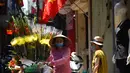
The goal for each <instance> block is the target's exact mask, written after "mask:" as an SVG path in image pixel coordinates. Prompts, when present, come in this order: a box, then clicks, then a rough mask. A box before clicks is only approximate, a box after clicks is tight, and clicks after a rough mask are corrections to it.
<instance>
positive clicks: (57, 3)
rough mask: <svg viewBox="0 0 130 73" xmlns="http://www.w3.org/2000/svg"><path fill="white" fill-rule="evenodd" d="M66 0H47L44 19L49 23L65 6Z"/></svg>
mask: <svg viewBox="0 0 130 73" xmlns="http://www.w3.org/2000/svg"><path fill="white" fill-rule="evenodd" d="M65 2H66V0H45V6H44V7H43V8H44V11H43V17H42V20H43V22H44V23H47V22H48V20H49V19H50V18H52V19H53V18H54V17H55V16H56V14H57V13H58V12H59V10H60V9H61V8H62V7H63V5H64V4H65Z"/></svg>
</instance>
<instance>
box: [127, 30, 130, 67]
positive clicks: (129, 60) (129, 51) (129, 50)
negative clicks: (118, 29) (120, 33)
mask: <svg viewBox="0 0 130 73" xmlns="http://www.w3.org/2000/svg"><path fill="white" fill-rule="evenodd" d="M128 36H129V44H128V57H127V65H128V64H129V63H130V29H129V30H128Z"/></svg>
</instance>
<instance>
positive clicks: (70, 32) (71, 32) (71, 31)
mask: <svg viewBox="0 0 130 73" xmlns="http://www.w3.org/2000/svg"><path fill="white" fill-rule="evenodd" d="M68 37H69V38H70V39H71V41H72V45H70V48H71V52H75V25H74V24H73V29H71V30H68Z"/></svg>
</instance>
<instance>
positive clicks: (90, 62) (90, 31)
mask: <svg viewBox="0 0 130 73" xmlns="http://www.w3.org/2000/svg"><path fill="white" fill-rule="evenodd" d="M91 39H92V0H88V43H89V73H92V55H91V49H90V47H91V44H90V41H91Z"/></svg>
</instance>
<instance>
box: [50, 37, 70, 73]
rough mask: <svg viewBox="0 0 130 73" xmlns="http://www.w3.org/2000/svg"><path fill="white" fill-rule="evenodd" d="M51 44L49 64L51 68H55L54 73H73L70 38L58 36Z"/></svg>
mask: <svg viewBox="0 0 130 73" xmlns="http://www.w3.org/2000/svg"><path fill="white" fill-rule="evenodd" d="M49 43H50V45H51V51H50V56H49V58H48V59H47V62H49V63H48V64H49V66H53V67H54V72H53V73H71V68H70V48H69V46H70V44H71V42H70V40H69V38H68V37H66V36H64V35H56V36H54V37H53V38H52V39H51V40H50V42H49Z"/></svg>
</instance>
